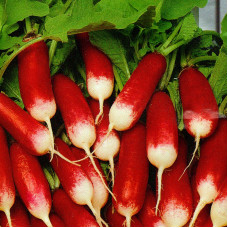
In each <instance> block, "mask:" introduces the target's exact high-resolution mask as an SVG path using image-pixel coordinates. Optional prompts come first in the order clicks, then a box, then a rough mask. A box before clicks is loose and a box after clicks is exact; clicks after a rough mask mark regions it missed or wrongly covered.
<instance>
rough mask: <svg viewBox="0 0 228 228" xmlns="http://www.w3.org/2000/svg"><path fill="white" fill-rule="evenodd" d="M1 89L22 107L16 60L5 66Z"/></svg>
mask: <svg viewBox="0 0 228 228" xmlns="http://www.w3.org/2000/svg"><path fill="white" fill-rule="evenodd" d="M1 91H3V92H4V93H6V94H7V96H9V97H10V98H12V99H13V100H14V101H15V102H16V103H17V104H18V105H19V106H20V107H21V108H24V104H23V101H22V98H21V94H20V89H19V82H18V68H17V62H13V63H12V64H11V65H10V67H8V68H7V70H6V72H5V74H4V81H3V83H2V85H1Z"/></svg>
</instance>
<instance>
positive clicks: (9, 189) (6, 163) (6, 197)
mask: <svg viewBox="0 0 228 228" xmlns="http://www.w3.org/2000/svg"><path fill="white" fill-rule="evenodd" d="M0 193H1V194H0V211H1V210H3V211H5V210H9V209H10V208H11V207H12V206H13V203H14V201H15V187H14V183H13V173H12V168H11V162H10V156H9V149H8V144H7V140H6V135H5V132H4V130H3V129H2V128H1V127H0Z"/></svg>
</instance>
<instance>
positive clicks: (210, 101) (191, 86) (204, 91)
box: [179, 67, 218, 172]
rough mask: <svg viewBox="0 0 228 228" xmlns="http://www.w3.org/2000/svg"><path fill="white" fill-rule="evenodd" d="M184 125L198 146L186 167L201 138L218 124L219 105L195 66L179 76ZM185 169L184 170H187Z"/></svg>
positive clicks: (204, 78) (207, 83)
mask: <svg viewBox="0 0 228 228" xmlns="http://www.w3.org/2000/svg"><path fill="white" fill-rule="evenodd" d="M179 87H180V97H181V102H182V106H183V111H184V116H183V118H184V125H185V128H186V130H187V132H188V133H189V134H190V135H191V136H193V137H195V141H196V147H195V150H194V152H193V155H192V159H191V161H190V162H189V164H188V166H187V167H186V169H187V168H188V167H189V166H190V164H191V162H192V161H193V158H194V156H195V153H196V151H197V149H198V147H199V142H200V139H201V138H206V137H208V136H210V135H211V134H212V133H213V132H214V131H215V128H216V127H217V124H218V105H217V103H216V100H215V96H214V94H213V91H212V89H211V86H210V84H209V82H208V80H207V79H206V77H205V76H204V75H203V74H202V73H201V72H200V71H198V70H197V69H195V68H193V67H188V68H185V69H184V70H183V71H182V72H181V73H180V77H179ZM186 169H185V170H184V172H185V171H186Z"/></svg>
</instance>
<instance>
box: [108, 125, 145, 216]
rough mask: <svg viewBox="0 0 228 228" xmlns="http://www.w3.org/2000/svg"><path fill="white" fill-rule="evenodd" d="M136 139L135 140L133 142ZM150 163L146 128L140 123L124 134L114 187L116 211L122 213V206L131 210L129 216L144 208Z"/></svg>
mask: <svg viewBox="0 0 228 228" xmlns="http://www.w3.org/2000/svg"><path fill="white" fill-rule="evenodd" d="M132 139H134V140H132ZM148 173H149V162H148V159H147V156H146V128H145V127H144V125H142V124H140V123H138V124H136V125H135V127H134V128H132V129H131V130H128V131H126V132H124V133H123V135H122V140H121V146H120V154H119V166H118V171H117V174H116V178H115V183H114V187H113V194H114V195H115V196H116V201H115V200H114V199H113V205H114V207H115V209H116V210H117V211H118V212H119V213H120V214H122V215H123V216H126V215H124V214H123V213H121V211H120V205H121V204H122V205H123V206H124V207H125V208H129V209H130V208H132V209H130V212H129V213H130V214H129V216H133V215H135V214H137V213H138V212H139V210H140V209H141V208H142V206H143V202H144V199H145V193H146V188H147V182H148Z"/></svg>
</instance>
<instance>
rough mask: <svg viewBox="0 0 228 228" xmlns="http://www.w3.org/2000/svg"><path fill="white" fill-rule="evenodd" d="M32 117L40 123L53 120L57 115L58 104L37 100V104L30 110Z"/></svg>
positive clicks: (52, 101)
mask: <svg viewBox="0 0 228 228" xmlns="http://www.w3.org/2000/svg"><path fill="white" fill-rule="evenodd" d="M28 111H29V113H30V115H31V116H32V117H33V118H34V119H36V120H38V121H40V122H44V121H46V119H47V118H49V119H51V118H52V117H53V116H54V115H55V113H56V103H55V100H50V101H46V100H42V99H37V100H36V103H35V104H33V106H32V107H29V108H28Z"/></svg>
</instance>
